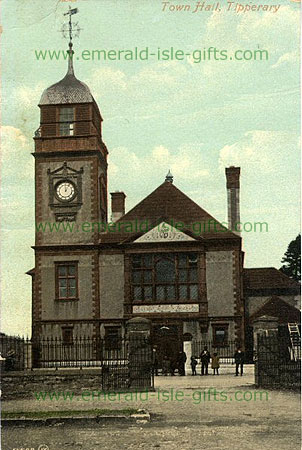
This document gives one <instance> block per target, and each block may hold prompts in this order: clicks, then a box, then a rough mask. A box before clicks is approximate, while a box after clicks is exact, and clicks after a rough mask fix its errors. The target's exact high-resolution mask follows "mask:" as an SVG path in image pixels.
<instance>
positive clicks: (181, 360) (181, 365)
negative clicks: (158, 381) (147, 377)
mask: <svg viewBox="0 0 302 450" xmlns="http://www.w3.org/2000/svg"><path fill="white" fill-rule="evenodd" d="M186 361H187V355H186V353H185V352H179V353H178V355H177V357H176V358H174V359H172V360H171V359H169V358H168V357H167V356H164V358H163V361H162V374H163V375H168V374H169V373H170V375H172V376H173V375H175V371H176V369H177V370H178V374H179V375H181V376H184V375H185V374H186V369H185V365H186ZM154 372H155V375H158V361H157V359H156V361H155V370H154Z"/></svg>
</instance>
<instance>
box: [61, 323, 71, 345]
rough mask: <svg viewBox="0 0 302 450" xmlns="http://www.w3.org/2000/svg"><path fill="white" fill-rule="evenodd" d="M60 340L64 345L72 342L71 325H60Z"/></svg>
mask: <svg viewBox="0 0 302 450" xmlns="http://www.w3.org/2000/svg"><path fill="white" fill-rule="evenodd" d="M62 341H63V344H64V345H70V344H72V343H73V328H72V327H62Z"/></svg>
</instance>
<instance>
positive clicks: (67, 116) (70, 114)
mask: <svg viewBox="0 0 302 450" xmlns="http://www.w3.org/2000/svg"><path fill="white" fill-rule="evenodd" d="M59 122H60V136H73V134H74V123H73V122H74V108H61V109H60V118H59Z"/></svg>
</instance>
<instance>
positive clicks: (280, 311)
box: [250, 296, 301, 324]
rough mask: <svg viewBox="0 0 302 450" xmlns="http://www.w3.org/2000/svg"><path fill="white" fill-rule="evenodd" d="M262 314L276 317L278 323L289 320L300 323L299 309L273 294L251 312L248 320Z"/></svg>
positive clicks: (252, 319) (288, 321)
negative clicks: (256, 309)
mask: <svg viewBox="0 0 302 450" xmlns="http://www.w3.org/2000/svg"><path fill="white" fill-rule="evenodd" d="M262 316H272V317H277V318H278V322H279V323H280V324H285V323H290V322H297V323H301V314H300V311H299V310H298V309H297V308H295V307H294V306H292V305H290V304H288V303H287V302H285V301H284V300H282V299H281V298H279V297H277V296H273V297H272V298H271V299H270V300H268V301H267V302H266V303H265V304H264V305H263V306H261V308H259V309H258V311H256V312H255V313H254V314H252V316H251V317H250V321H251V322H253V321H254V320H255V319H257V318H258V317H262Z"/></svg>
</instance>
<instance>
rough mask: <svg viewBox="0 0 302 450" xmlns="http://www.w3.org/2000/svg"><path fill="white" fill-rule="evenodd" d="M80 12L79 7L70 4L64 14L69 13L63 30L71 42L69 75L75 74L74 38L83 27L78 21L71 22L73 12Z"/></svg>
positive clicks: (68, 51)
mask: <svg viewBox="0 0 302 450" xmlns="http://www.w3.org/2000/svg"><path fill="white" fill-rule="evenodd" d="M78 12H79V10H78V8H73V9H72V8H71V7H70V6H69V10H68V12H67V13H65V14H64V16H67V15H69V21H68V24H64V25H63V28H62V30H61V31H62V33H63V36H64V37H68V38H69V44H68V46H69V49H68V50H67V53H68V56H69V58H68V70H67V75H74V72H73V54H74V51H73V50H72V46H73V44H72V38H73V37H76V36H78V35H79V33H80V30H81V29H80V28H79V26H78V22H76V23H75V22H71V16H72V15H73V14H77V13H78Z"/></svg>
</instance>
